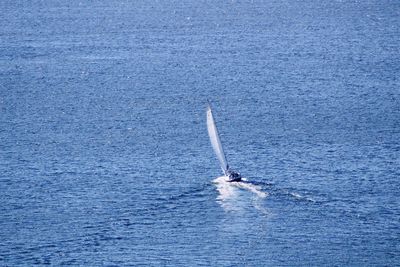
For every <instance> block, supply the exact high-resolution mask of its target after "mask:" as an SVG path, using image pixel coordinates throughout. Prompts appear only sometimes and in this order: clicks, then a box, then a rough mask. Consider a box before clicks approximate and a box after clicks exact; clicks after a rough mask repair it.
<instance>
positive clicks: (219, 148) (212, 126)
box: [207, 105, 229, 175]
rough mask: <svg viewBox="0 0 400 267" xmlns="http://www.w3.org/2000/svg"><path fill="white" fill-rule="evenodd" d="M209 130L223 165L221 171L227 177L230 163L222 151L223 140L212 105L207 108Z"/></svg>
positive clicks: (214, 147)
mask: <svg viewBox="0 0 400 267" xmlns="http://www.w3.org/2000/svg"><path fill="white" fill-rule="evenodd" d="M207 130H208V135H209V136H210V141H211V145H212V147H213V149H214V152H215V154H216V155H217V158H218V160H219V163H220V165H221V169H222V171H223V172H224V174H225V175H226V174H227V170H228V168H229V167H228V163H227V162H226V157H225V154H224V150H223V149H222V144H221V140H220V139H219V136H218V131H217V126H216V125H215V121H214V117H213V115H212V112H211V107H210V105H208V108H207Z"/></svg>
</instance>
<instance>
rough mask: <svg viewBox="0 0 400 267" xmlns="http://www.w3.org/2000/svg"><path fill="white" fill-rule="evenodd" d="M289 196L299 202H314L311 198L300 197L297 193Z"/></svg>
mask: <svg viewBox="0 0 400 267" xmlns="http://www.w3.org/2000/svg"><path fill="white" fill-rule="evenodd" d="M289 195H290V196H292V197H294V198H296V199H299V200H304V201H310V202H316V201H315V200H314V199H313V198H310V197H306V196H302V195H300V194H299V193H296V192H290V193H289Z"/></svg>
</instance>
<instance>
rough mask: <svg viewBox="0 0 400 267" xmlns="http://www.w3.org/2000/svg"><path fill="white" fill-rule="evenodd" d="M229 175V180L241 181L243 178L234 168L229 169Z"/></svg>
mask: <svg viewBox="0 0 400 267" xmlns="http://www.w3.org/2000/svg"><path fill="white" fill-rule="evenodd" d="M227 176H228V177H229V182H240V181H241V180H242V176H241V175H240V173H239V172H237V171H235V170H232V169H228V171H227Z"/></svg>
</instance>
